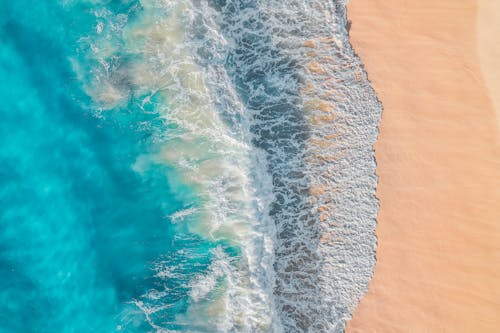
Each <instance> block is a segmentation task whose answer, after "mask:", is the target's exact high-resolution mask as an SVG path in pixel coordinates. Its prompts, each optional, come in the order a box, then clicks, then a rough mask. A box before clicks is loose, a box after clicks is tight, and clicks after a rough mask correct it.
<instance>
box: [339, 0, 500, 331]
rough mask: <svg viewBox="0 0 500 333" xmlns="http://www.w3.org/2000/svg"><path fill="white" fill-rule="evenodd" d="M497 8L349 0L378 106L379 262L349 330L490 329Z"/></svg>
mask: <svg viewBox="0 0 500 333" xmlns="http://www.w3.org/2000/svg"><path fill="white" fill-rule="evenodd" d="M497 13H500V2H498V1H493V0H484V1H479V2H476V1H471V0H464V1H454V0H443V1H430V0H422V1H416V2H410V1H405V0H387V1H383V2H382V1H377V0H351V1H350V2H349V4H348V16H349V19H350V20H351V22H352V24H351V29H350V38H351V43H352V45H353V47H354V50H355V52H356V53H357V54H358V55H359V56H360V58H361V60H362V61H363V62H364V64H365V69H366V71H367V73H368V78H369V80H370V81H371V82H372V84H373V87H374V89H375V90H376V92H377V95H378V98H379V99H380V101H381V102H382V104H383V113H382V120H381V123H380V125H379V130H380V133H379V138H378V141H377V143H376V144H375V156H376V162H377V174H378V176H379V184H378V188H377V197H378V198H379V200H380V211H379V214H378V218H377V222H378V225H377V237H378V245H377V263H376V267H375V270H374V276H373V279H372V281H371V282H370V286H369V290H368V292H367V294H366V295H365V297H364V298H363V299H362V300H361V303H360V305H359V306H358V308H357V310H356V312H355V313H354V316H353V319H352V320H351V321H350V322H349V323H348V326H347V332H383V333H388V332H496V331H498V327H499V326H500V316H499V314H500V265H498V263H499V262H500V204H499V202H500V190H499V188H500V171H499V170H500V153H499V125H498V124H500V121H499V115H500V112H499V108H500V101H499V98H498V91H499V90H498V87H499V84H498V80H499V77H500V75H499V72H500V71H499V70H500V62H499V60H498V59H500V57H498V54H499V49H500V48H499V45H500V44H499V42H498V41H499V38H498V36H499V34H498V31H497V32H495V30H494V29H495V22H498V20H496V19H495V17H496V16H498V14H497ZM496 29H497V30H498V28H496Z"/></svg>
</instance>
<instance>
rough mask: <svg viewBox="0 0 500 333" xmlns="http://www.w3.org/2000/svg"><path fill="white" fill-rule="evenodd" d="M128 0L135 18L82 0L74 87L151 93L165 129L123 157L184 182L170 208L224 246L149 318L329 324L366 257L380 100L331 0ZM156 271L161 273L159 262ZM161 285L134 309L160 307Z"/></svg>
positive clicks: (106, 100)
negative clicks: (84, 25) (182, 306)
mask: <svg viewBox="0 0 500 333" xmlns="http://www.w3.org/2000/svg"><path fill="white" fill-rule="evenodd" d="M140 6H141V9H140V14H138V16H137V17H136V18H135V19H134V20H129V19H128V18H127V17H124V16H117V15H115V16H114V15H113V14H111V13H110V12H106V11H99V12H96V13H95V16H96V20H97V22H98V23H96V32H97V35H98V36H100V37H96V38H95V39H94V40H91V41H89V43H90V44H91V45H92V47H91V48H90V50H91V55H90V56H91V57H93V58H94V59H95V63H96V67H95V76H94V79H93V80H89V81H88V82H89V83H88V84H87V88H86V90H87V92H88V93H89V95H91V96H92V97H93V99H94V101H95V102H96V103H97V104H98V105H100V107H101V108H102V109H103V110H106V109H112V108H116V107H118V106H120V105H124V104H126V103H127V102H128V101H129V100H131V98H132V97H131V96H143V102H142V103H143V105H145V104H148V103H152V102H151V101H152V100H155V101H156V102H154V103H156V104H155V108H156V109H157V110H159V112H160V113H161V115H162V118H163V119H164V121H165V123H166V126H167V128H168V130H167V131H166V132H165V133H163V134H162V136H161V138H159V140H160V141H161V146H162V148H161V152H159V153H156V154H152V155H147V156H142V157H141V160H140V161H138V162H137V163H136V164H137V169H136V170H137V171H138V172H139V171H140V170H142V169H143V168H144V167H145V166H147V165H148V163H164V164H166V165H169V166H171V167H172V168H173V171H172V173H171V174H170V179H171V181H172V183H177V184H179V186H181V185H182V184H184V185H188V186H189V187H190V188H193V189H194V194H193V197H192V198H191V199H192V201H193V205H192V207H191V208H189V209H188V210H184V211H180V212H178V213H175V214H174V215H171V217H170V218H171V220H172V221H174V222H176V225H180V226H179V228H182V227H185V228H187V229H188V230H189V231H190V232H192V233H194V234H196V235H198V236H201V237H203V238H205V239H209V240H213V241H222V242H224V244H226V245H224V246H221V247H217V248H216V249H214V250H212V254H211V257H212V258H213V259H212V263H211V265H210V267H209V269H208V271H206V272H205V273H200V274H198V275H196V276H193V277H190V281H191V282H190V283H189V285H188V286H187V287H188V288H189V289H190V290H191V292H190V295H191V300H190V304H189V307H188V310H187V311H186V312H185V313H181V314H179V315H178V316H177V319H176V322H175V323H162V322H161V318H160V319H154V318H153V317H151V316H150V315H149V314H148V316H147V318H148V321H150V322H151V325H152V326H153V327H155V328H157V329H158V330H165V331H167V330H168V329H169V327H174V326H175V327H180V328H182V330H185V331H194V332H213V331H214V329H215V330H216V331H220V332H341V331H343V329H344V325H345V321H346V320H347V319H349V318H350V316H351V314H352V312H353V310H354V308H355V306H356V305H357V303H358V301H359V299H360V298H361V297H362V295H363V293H364V292H365V290H366V288H367V284H368V281H369V280H370V278H371V274H372V269H373V265H374V262H375V244H376V239H375V234H374V228H375V216H376V213H377V209H378V203H377V200H376V198H375V195H374V193H375V186H376V181H377V178H376V175H375V161H374V157H373V148H372V146H373V144H374V142H375V140H376V137H377V124H378V121H379V117H380V112H381V106H380V103H379V102H378V101H377V99H376V96H375V93H374V91H373V90H372V88H371V87H370V85H369V82H368V80H367V77H366V73H365V72H364V71H363V68H362V64H361V62H360V60H359V59H358V57H357V56H356V55H355V54H354V53H353V50H352V48H351V46H350V44H349V41H348V33H347V30H346V14H345V4H344V3H343V2H342V1H327V2H325V1H314V0H313V1H304V0H300V1H298V0H288V1H277V0H276V1H275V0H268V1H255V0H254V1H250V0H241V1H237V0H225V1H215V0H214V1H205V0H199V1H198V0H193V1H180V0H179V1H178V0H169V1H166V0H165V1H153V0H150V1H146V0H143V1H141V2H140ZM106 25H109V26H110V28H108V29H107V27H106ZM107 34H108V35H107ZM109 34H112V35H113V34H114V35H113V36H114V37H112V38H111V37H108V36H109ZM117 40H119V42H118V43H117ZM119 59H120V60H119ZM124 59H126V60H124ZM148 161H149V162H148ZM174 187H175V186H174ZM231 249H233V250H231ZM156 270H157V275H156V276H158V277H160V278H164V279H165V281H167V279H170V278H172V277H175V271H176V268H172V267H169V266H168V262H158V263H157V265H156ZM167 292H168V291H167ZM161 295H162V291H157V290H155V291H154V293H153V294H152V295H149V299H154V302H151V304H154V306H153V305H148V304H147V301H144V300H143V301H141V303H137V307H138V308H139V309H140V310H141V311H146V312H147V313H149V312H151V311H153V312H154V311H155V310H154V309H155V307H159V308H162V309H163V308H164V307H165V306H167V305H166V304H162V303H161V302H158V300H159V299H160V300H161V298H162V296H161ZM146 299H148V297H146ZM158 304H159V305H158ZM169 325H170V326H169ZM172 325H173V326H172Z"/></svg>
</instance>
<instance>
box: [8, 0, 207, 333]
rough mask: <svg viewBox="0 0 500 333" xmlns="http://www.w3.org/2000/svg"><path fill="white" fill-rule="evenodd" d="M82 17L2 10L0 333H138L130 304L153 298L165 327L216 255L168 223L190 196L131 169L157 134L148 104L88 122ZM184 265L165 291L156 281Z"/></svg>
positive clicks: (87, 31)
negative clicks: (79, 66) (79, 68)
mask: <svg viewBox="0 0 500 333" xmlns="http://www.w3.org/2000/svg"><path fill="white" fill-rule="evenodd" d="M68 3H69V2H68ZM114 3H115V2H113V3H111V4H108V6H107V8H108V9H112V10H116V11H127V10H129V8H131V6H134V5H136V4H135V3H134V2H132V1H128V2H127V1H123V2H120V3H118V2H116V3H118V4H117V5H115V4H114ZM91 5H92V6H97V5H96V4H91V3H90V2H88V4H85V2H81V4H66V5H63V4H62V2H59V1H30V0H16V1H10V0H0V13H1V14H0V101H1V102H0V139H1V145H0V332H112V331H118V330H121V331H126V332H149V331H152V330H153V328H152V326H151V325H150V324H149V323H148V322H147V320H146V318H145V316H144V314H143V312H141V311H139V309H138V308H137V306H135V305H134V304H133V303H131V302H132V301H134V300H136V301H140V300H141V299H142V298H141V297H143V295H145V294H146V293H147V292H148V291H151V290H156V289H158V290H159V289H161V290H169V291H170V292H169V293H168V294H167V295H166V296H165V295H164V296H163V297H164V299H163V300H162V302H163V303H165V302H166V303H168V304H171V307H170V308H169V309H168V311H163V312H161V320H160V321H161V322H163V323H166V324H165V326H166V327H169V324H168V323H169V322H171V321H173V319H174V317H175V315H176V314H177V313H182V312H183V311H185V308H186V306H187V292H188V289H187V287H186V283H187V279H188V277H189V275H190V274H193V273H196V272H198V271H203V270H204V269H206V267H207V265H208V264H209V261H210V255H209V254H208V249H209V248H211V247H213V244H209V243H207V242H205V241H202V240H200V239H199V238H197V237H196V236H194V235H189V234H188V233H187V232H185V233H183V232H184V231H182V230H179V228H178V227H175V226H174V225H173V224H172V223H171V222H170V220H169V219H168V216H169V215H170V214H172V213H173V212H175V211H177V210H179V209H182V208H185V207H186V206H187V205H190V204H192V203H191V202H190V200H191V199H190V189H189V188H187V187H182V184H181V185H179V184H176V185H175V188H174V187H172V185H171V184H172V181H173V178H175V172H173V171H172V170H169V169H168V166H164V165H159V164H154V163H153V165H152V166H151V167H150V168H149V169H147V170H146V171H144V172H142V173H140V174H139V173H137V172H135V171H134V170H133V168H132V166H133V164H134V163H135V161H136V159H137V158H138V157H139V156H141V155H143V154H149V153H153V152H154V151H155V149H156V144H155V142H157V141H158V137H160V136H161V135H160V133H162V132H163V131H165V130H166V128H165V125H164V123H163V122H162V121H161V120H160V118H159V117H158V114H157V113H156V112H155V107H154V105H151V106H150V107H149V109H147V110H142V109H139V108H137V107H135V106H134V105H136V104H135V103H134V100H131V101H129V103H128V105H127V106H126V107H122V108H121V109H113V110H108V111H106V112H99V110H98V108H97V107H96V106H95V105H93V103H92V102H91V100H90V98H89V97H88V96H87V95H86V94H85V93H84V91H83V88H82V82H81V80H78V79H77V77H76V74H75V73H74V71H73V69H72V66H71V62H70V59H78V60H79V61H80V62H81V63H83V64H85V52H84V51H82V49H81V44H80V43H79V39H80V38H81V37H82V36H89V35H91V34H92V33H93V32H94V31H95V21H94V16H93V15H92V13H91V11H90V9H91ZM139 9H140V8H139ZM89 66H90V64H89ZM85 70H86V68H84V71H85ZM169 175H170V176H169ZM176 228H177V229H176ZM174 236H175V237H174ZM179 249H183V251H181V252H179V251H178V250H179ZM196 254H197V255H196ZM188 256H190V257H189V263H190V264H189V265H181V266H179V267H180V268H179V269H178V271H179V272H178V275H177V277H176V279H170V280H169V279H165V278H163V279H158V278H157V277H155V274H156V273H157V271H155V270H154V269H153V268H154V266H155V265H157V264H158V263H159V262H163V263H167V264H170V265H171V266H175V265H176V264H179V263H183V262H186V260H187V259H186V258H187V257H188ZM183 270H184V271H183ZM183 277H185V278H183ZM165 298H167V300H165ZM152 302H153V301H150V302H149V304H152ZM172 325H173V324H172ZM172 325H170V327H171V328H175V325H173V326H172Z"/></svg>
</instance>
